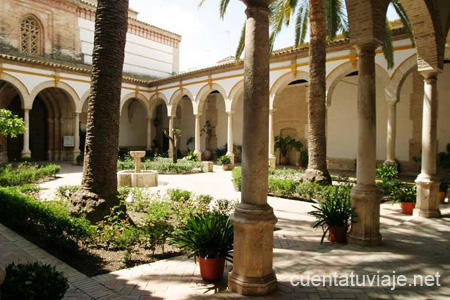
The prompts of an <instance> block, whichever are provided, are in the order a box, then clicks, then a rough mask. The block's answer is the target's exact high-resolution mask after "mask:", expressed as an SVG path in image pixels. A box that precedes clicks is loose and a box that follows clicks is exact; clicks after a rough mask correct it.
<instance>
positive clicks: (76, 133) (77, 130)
mask: <svg viewBox="0 0 450 300" xmlns="http://www.w3.org/2000/svg"><path fill="white" fill-rule="evenodd" d="M73 126H74V128H73V129H74V136H75V143H74V147H73V163H74V164H77V157H78V155H80V153H81V151H80V113H77V112H76V113H75V122H74V124H73Z"/></svg>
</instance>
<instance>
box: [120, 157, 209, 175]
mask: <svg viewBox="0 0 450 300" xmlns="http://www.w3.org/2000/svg"><path fill="white" fill-rule="evenodd" d="M201 166H202V164H201V162H199V161H195V160H188V159H179V160H178V162H177V163H176V164H174V163H173V161H172V159H171V158H165V157H155V158H152V159H146V160H143V161H142V163H141V168H142V169H143V170H155V171H158V173H159V174H193V173H199V172H201ZM117 168H118V170H120V171H122V170H134V160H133V159H131V158H129V157H126V158H125V159H123V160H119V161H118V162H117Z"/></svg>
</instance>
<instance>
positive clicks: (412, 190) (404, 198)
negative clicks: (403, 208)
mask: <svg viewBox="0 0 450 300" xmlns="http://www.w3.org/2000/svg"><path fill="white" fill-rule="evenodd" d="M416 198H417V190H416V185H414V184H407V183H405V184H402V185H400V186H399V187H398V188H397V189H395V190H394V191H392V193H391V199H392V200H393V201H394V202H408V203H416Z"/></svg>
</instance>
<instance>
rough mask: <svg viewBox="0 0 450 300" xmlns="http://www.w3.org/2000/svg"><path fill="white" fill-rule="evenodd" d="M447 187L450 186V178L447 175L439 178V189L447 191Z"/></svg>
mask: <svg viewBox="0 0 450 300" xmlns="http://www.w3.org/2000/svg"><path fill="white" fill-rule="evenodd" d="M449 187H450V178H449V177H445V178H441V185H440V186H439V191H441V192H447V191H448V188H449Z"/></svg>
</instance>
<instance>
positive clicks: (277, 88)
mask: <svg viewBox="0 0 450 300" xmlns="http://www.w3.org/2000/svg"><path fill="white" fill-rule="evenodd" d="M296 80H305V81H309V74H308V73H307V72H304V71H297V72H296V74H294V73H293V72H292V71H289V72H288V73H285V74H283V75H281V76H280V77H278V78H277V80H275V82H274V83H273V85H272V87H271V88H270V108H271V109H272V108H273V106H274V104H275V100H276V95H277V94H278V93H279V92H281V91H282V90H283V89H284V88H285V87H287V86H288V85H289V84H290V83H291V82H293V81H296Z"/></svg>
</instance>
